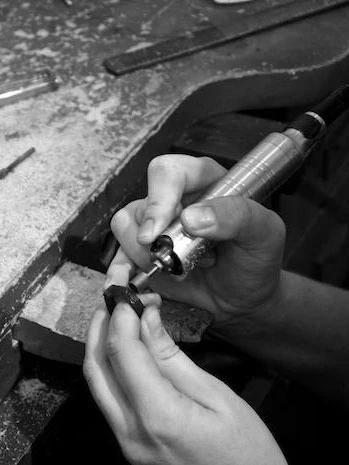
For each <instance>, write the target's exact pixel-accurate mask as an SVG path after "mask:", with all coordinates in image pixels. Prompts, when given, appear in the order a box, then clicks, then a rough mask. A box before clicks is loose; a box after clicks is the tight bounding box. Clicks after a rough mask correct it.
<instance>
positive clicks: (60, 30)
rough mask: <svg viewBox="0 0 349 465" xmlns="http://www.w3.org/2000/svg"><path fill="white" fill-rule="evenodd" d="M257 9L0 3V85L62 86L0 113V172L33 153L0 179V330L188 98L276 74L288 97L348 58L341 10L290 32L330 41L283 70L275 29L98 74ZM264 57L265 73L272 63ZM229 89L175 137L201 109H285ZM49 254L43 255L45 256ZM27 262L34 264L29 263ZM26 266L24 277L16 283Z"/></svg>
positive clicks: (284, 43)
mask: <svg viewBox="0 0 349 465" xmlns="http://www.w3.org/2000/svg"><path fill="white" fill-rule="evenodd" d="M268 3H274V4H276V3H278V2H275V1H274V0H273V2H271V1H267V0H265V1H261V2H252V3H249V4H244V5H238V6H231V7H227V8H228V10H227V9H223V8H222V7H219V6H214V5H213V4H212V5H211V4H210V3H209V2H206V1H201V0H196V1H195V0H194V1H183V2H182V1H180V2H179V1H164V0H151V1H141V0H139V1H138V0H137V1H136V0H135V1H133V2H127V1H116V0H114V1H113V0H109V1H107V0H103V1H99V2H90V1H88V0H85V1H83V0H75V1H74V6H73V7H71V8H68V7H66V6H65V5H64V3H63V2H62V1H60V0H49V1H47V2H36V1H35V0H30V1H24V2H23V1H19V0H17V1H13V0H12V1H10V0H8V1H3V2H1V6H0V77H1V82H10V81H11V80H12V79H15V78H23V77H24V76H26V75H27V73H28V72H30V73H31V72H34V71H38V70H40V69H42V68H49V69H51V70H52V71H55V72H56V73H57V74H58V75H59V76H60V77H61V78H62V81H63V83H62V85H61V87H60V88H59V89H58V90H57V91H55V92H52V93H48V94H44V95H41V96H37V97H35V98H32V99H28V100H24V101H22V102H19V103H16V104H13V105H9V106H6V107H4V108H1V109H0V147H1V154H2V155H1V158H2V159H1V162H0V167H3V166H4V165H5V166H6V164H7V163H10V162H11V161H12V160H13V159H15V158H16V156H19V155H21V154H22V153H23V152H25V151H26V150H27V149H28V148H30V147H32V146H33V147H35V149H36V151H35V153H34V154H33V155H32V156H31V157H30V158H28V159H27V160H25V161H24V162H23V163H21V164H20V165H19V166H18V167H16V168H15V169H14V170H13V172H11V173H10V174H9V175H8V176H7V177H6V178H5V179H3V180H1V181H0V224H1V228H0V257H1V258H0V332H1V331H3V330H5V328H6V327H7V325H8V324H10V322H11V321H12V319H13V317H14V316H15V314H16V312H17V310H18V309H19V308H20V306H21V305H22V304H23V303H24V301H25V300H26V298H27V297H28V295H29V294H30V292H29V290H28V289H29V288H30V289H34V288H35V286H36V283H37V282H39V281H40V279H41V277H43V276H46V275H47V276H48V275H49V274H52V272H53V270H54V267H57V266H58V265H59V263H60V259H61V256H62V248H63V242H62V241H60V240H58V239H57V238H59V237H60V235H62V234H63V232H64V231H66V230H67V228H68V226H69V225H70V224H73V223H74V219H76V218H77V217H78V216H79V215H81V214H82V213H83V212H84V211H85V210H84V208H85V207H86V206H87V205H93V204H94V203H98V201H99V198H100V197H99V196H101V195H103V192H104V191H105V190H106V187H107V185H108V183H109V181H110V179H116V178H117V176H118V173H119V172H120V171H121V170H122V169H124V167H125V166H126V165H127V164H128V163H129V162H130V161H131V160H132V159H134V158H135V157H136V156H137V155H138V154H139V153H140V152H141V149H142V147H143V146H144V145H145V144H146V143H147V142H149V141H151V140H152V136H154V134H156V133H157V132H158V131H159V129H161V128H162V127H163V126H165V123H166V122H167V121H168V120H169V119H170V118H171V117H172V115H175V114H176V112H175V110H176V109H177V108H178V107H180V106H181V104H182V103H183V102H186V101H188V100H189V97H191V96H193V95H194V96H195V91H196V90H197V89H201V88H203V87H205V86H206V85H208V84H210V83H218V82H222V83H224V82H226V81H227V80H235V81H236V82H241V80H242V79H243V78H251V79H252V81H251V82H252V83H253V82H254V81H253V79H254V77H255V76H262V77H263V76H265V75H270V74H271V75H275V76H276V77H277V79H279V76H281V75H285V76H286V78H287V80H288V81H289V82H290V86H291V88H293V87H292V86H294V84H293V81H295V80H297V79H299V78H300V76H301V75H303V74H304V73H305V74H307V73H308V74H309V70H311V69H312V67H313V68H314V69H317V68H316V67H318V68H319V69H320V68H321V67H324V69H325V72H327V71H326V70H327V69H332V68H331V65H332V62H333V60H334V58H335V57H343V56H346V54H347V53H348V43H349V37H348V31H347V21H348V18H349V14H348V10H347V9H342V10H343V11H342V13H341V15H338V14H337V16H336V21H335V22H333V21H332V22H331V21H330V22H326V21H322V22H321V21H319V19H318V18H316V19H315V18H313V19H309V20H307V23H305V24H301V25H299V26H297V27H298V28H300V29H299V30H300V31H301V32H302V31H303V32H304V33H308V34H309V33H311V31H312V28H311V27H309V24H310V25H312V24H313V33H314V37H315V35H316V36H317V37H321V30H322V29H323V30H324V31H326V32H327V33H331V31H332V32H333V34H335V35H336V37H341V38H342V40H341V41H338V39H337V42H336V43H330V44H329V46H328V47H323V48H321V47H319V48H318V49H316V50H315V51H314V48H313V45H314V44H311V43H309V44H304V46H303V50H302V51H299V53H298V55H297V58H296V59H295V60H294V64H293V65H292V69H290V67H289V56H290V55H287V53H285V50H286V51H287V50H288V49H289V47H290V45H289V44H290V38H292V35H293V34H294V29H293V27H291V26H288V27H285V28H283V34H282V35H281V36H280V34H279V33H278V31H277V30H276V31H273V32H270V33H266V34H263V35H262V36H260V37H259V38H258V40H257V39H255V38H249V39H246V40H243V41H240V42H239V44H238V45H236V47H235V48H234V47H233V48H232V46H231V44H227V45H225V46H222V47H219V48H216V49H212V50H210V51H205V52H201V53H199V54H196V55H192V56H190V57H186V58H183V59H180V60H176V61H173V62H170V63H166V64H163V65H160V66H157V67H156V68H153V69H147V70H141V71H138V72H135V73H132V74H129V75H126V76H123V77H120V78H116V77H115V76H112V75H110V74H108V73H107V72H106V71H105V69H104V67H103V65H102V62H103V59H104V58H106V57H108V56H110V55H115V54H116V53H119V52H120V53H121V52H123V51H126V50H130V49H132V48H139V47H144V46H146V45H149V44H152V43H154V42H156V41H158V40H161V39H164V38H168V37H172V36H175V35H178V34H179V33H182V32H184V31H186V30H188V29H190V28H191V29H193V28H196V29H198V28H202V27H204V26H205V25H207V22H208V21H211V22H213V23H218V22H219V21H220V19H221V18H223V17H225V16H226V14H227V11H228V12H229V14H230V15H231V17H232V19H234V18H237V17H239V15H244V14H246V11H248V9H249V8H250V9H251V10H249V13H251V11H253V8H260V7H261V5H262V6H263V4H264V5H265V4H268ZM257 4H258V6H256V5H257ZM179 5H180V7H179ZM334 13H335V12H332V13H328V15H331V14H334ZM315 26H316V28H315ZM302 28H303V29H302ZM321 28H322V29H321ZM315 30H316V31H315ZM341 30H342V31H343V32H342V33H340V31H341ZM309 31H310V32H309ZM345 31H346V33H345ZM315 32H316V34H315ZM261 37H264V39H263V40H261ZM307 47H308V48H307ZM276 49H277V50H279V52H278V54H277V56H278V60H277V64H276V63H275V61H274V59H273V58H272V57H273V56H274V55H275V53H274V52H273V51H275V50H276ZM280 50H281V51H282V53H281V52H280ZM309 50H311V51H312V53H310V52H309ZM331 60H332V61H331ZM288 81H287V82H288ZM277 82H279V81H277ZM239 85H240V84H239ZM239 85H238V86H237V89H240V91H239V92H237V94H236V95H235V94H234V95H232V97H231V100H229V98H227V99H224V98H218V99H217V101H216V102H215V97H216V96H215V95H212V89H211V91H210V92H208V94H207V100H206V99H204V98H202V96H203V95H204V94H202V96H201V94H199V95H198V96H197V98H196V100H195V99H194V100H193V102H195V105H192V106H191V107H190V108H189V107H188V111H187V112H184V113H183V114H182V116H181V118H179V117H177V120H176V121H175V123H176V124H177V127H178V128H179V129H180V128H181V127H183V126H184V125H185V124H187V123H188V122H189V120H190V119H193V118H195V117H198V116H200V115H205V114H209V113H210V112H213V111H216V112H219V111H222V110H226V109H227V108H229V109H231V108H235V109H239V108H244V107H246V106H247V107H252V106H257V107H258V106H264V107H265V106H267V104H268V103H269V104H270V105H271V106H273V105H279V104H283V103H285V101H284V99H283V92H282V90H280V89H279V90H276V89H275V88H274V87H273V85H270V83H269V87H268V86H267V87H265V88H264V89H262V88H261V89H260V90H259V91H257V90H256V91H255V93H254V94H253V92H246V89H245V88H244V87H243V86H240V87H239ZM214 89H216V88H214ZM314 89H315V90H314V92H315V93H316V92H317V91H318V90H319V89H316V86H315V88H314ZM223 90H224V89H223ZM225 90H226V89H225ZM262 90H263V92H262ZM225 94H226V93H225ZM225 94H224V95H225ZM232 94H233V93H232ZM303 94H304V92H303ZM222 95H223V94H222ZM256 95H257V96H258V97H257V99H256ZM309 95H310V98H311V95H312V92H310V93H309ZM217 96H218V93H217ZM294 98H295V100H294V101H295V103H297V99H301V98H303V96H302V95H301V93H300V94H299V95H297V93H296V94H295V97H294ZM226 100H227V101H226ZM256 100H257V101H256ZM213 103H215V105H213ZM298 103H299V102H298ZM186 118H187V120H186ZM167 137H168V140H170V138H171V137H173V133H171V131H168V136H167ZM163 146H166V144H163ZM157 147H158V146H157V145H156V144H155V145H154V147H153V150H155V149H157ZM159 147H160V148H161V144H159ZM153 155H156V153H154V154H153ZM148 157H151V155H149V154H148ZM144 160H145V161H144V163H145V162H146V159H144ZM135 169H136V168H135ZM139 169H141V170H142V173H135V174H134V176H136V175H137V176H138V177H139V176H141V175H142V174H143V172H144V169H145V165H140V168H139ZM114 186H115V185H114ZM130 189H132V176H131V175H130V183H129V185H128V184H127V183H126V182H125V181H124V184H123V185H122V187H120V193H119V194H118V196H116V197H115V198H116V200H115V199H114V200H113V201H114V204H113V205H112V206H110V207H109V208H110V209H111V208H112V207H113V208H115V206H117V202H121V201H122V200H123V199H124V198H125V196H126V193H127V190H130ZM92 210H93V209H92ZM92 210H91V211H92ZM93 211H94V213H95V214H96V215H97V214H100V215H107V214H109V213H110V211H111V210H109V211H99V210H98V205H97V206H96V207H95V210H93ZM86 221H87V220H86ZM94 221H95V219H94ZM87 223H88V222H87ZM87 223H86V224H87ZM88 224H90V223H88ZM87 229H88V228H87ZM87 229H86V230H84V234H85V233H87V232H88V231H87ZM82 235H83V234H82ZM54 246H55V247H56V249H55V253H54V254H51V255H50V253H49V251H50V250H51V249H50V248H52V247H54ZM39 257H44V258H42V260H41V262H40V263H39V261H38V258H39ZM45 257H46V258H45ZM30 267H31V273H29V272H28V273H26V270H28V269H29V268H30Z"/></svg>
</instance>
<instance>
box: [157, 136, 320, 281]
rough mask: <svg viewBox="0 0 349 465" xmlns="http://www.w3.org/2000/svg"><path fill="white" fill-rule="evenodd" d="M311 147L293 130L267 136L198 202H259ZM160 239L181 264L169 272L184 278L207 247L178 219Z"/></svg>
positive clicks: (280, 181) (296, 164)
mask: <svg viewBox="0 0 349 465" xmlns="http://www.w3.org/2000/svg"><path fill="white" fill-rule="evenodd" d="M312 145H313V141H310V140H308V139H306V138H305V137H304V136H303V135H302V133H301V132H300V131H298V130H295V129H287V130H286V131H285V132H284V133H272V134H270V135H268V136H267V137H266V138H265V139H264V140H263V141H262V142H260V143H259V144H258V145H257V146H256V147H255V148H254V149H252V150H251V151H250V152H249V153H248V154H247V155H246V156H245V157H243V158H242V159H241V160H240V161H239V162H238V163H237V164H236V165H234V167H233V168H232V169H231V170H229V171H228V173H227V174H226V175H225V176H224V177H223V178H222V179H221V180H220V181H218V183H217V184H215V185H214V186H213V187H212V188H211V189H210V190H209V191H208V192H207V193H206V194H205V195H204V196H203V197H201V198H200V199H199V200H198V203H199V202H200V201H206V200H210V199H214V198H217V197H227V196H230V195H239V196H242V197H245V198H250V199H254V200H258V201H261V200H263V199H265V197H267V196H268V195H270V194H271V193H272V192H273V191H274V190H275V189H276V188H277V187H279V185H280V184H281V183H283V182H284V181H285V180H286V179H287V178H288V177H289V176H290V175H291V174H292V173H293V172H294V171H295V170H296V169H297V168H298V167H299V166H300V165H301V164H302V162H303V160H304V159H305V158H306V155H307V152H308V151H309V149H310V148H311V147H312ZM161 238H169V239H171V242H172V244H173V247H172V254H173V255H174V256H175V258H176V260H177V262H179V263H180V266H179V267H178V266H177V269H172V270H169V271H171V272H172V273H174V274H177V275H181V276H183V277H184V276H185V275H186V274H187V273H188V272H189V271H190V270H191V269H193V268H194V267H195V265H196V264H197V262H198V260H199V258H200V257H201V256H202V255H204V254H205V252H206V251H207V249H208V247H209V246H210V244H209V242H208V241H207V240H205V239H202V238H194V237H192V236H191V235H189V234H187V233H186V232H185V231H184V229H183V226H182V224H181V222H180V220H176V221H175V222H174V223H172V224H171V225H170V226H169V227H168V228H167V229H166V230H165V231H164V232H163V233H162V235H161V236H160V238H159V240H161ZM155 244H156V242H155ZM157 258H159V257H158V256H157Z"/></svg>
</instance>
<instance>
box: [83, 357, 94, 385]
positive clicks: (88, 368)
mask: <svg viewBox="0 0 349 465" xmlns="http://www.w3.org/2000/svg"><path fill="white" fill-rule="evenodd" d="M82 372H83V375H84V378H85V379H86V381H87V384H88V385H91V384H92V380H93V373H94V365H93V362H92V361H91V360H90V359H89V358H87V357H85V359H84V362H83V365H82Z"/></svg>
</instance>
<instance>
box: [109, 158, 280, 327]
mask: <svg viewBox="0 0 349 465" xmlns="http://www.w3.org/2000/svg"><path fill="white" fill-rule="evenodd" d="M225 173H226V170H225V168H223V167H222V166H220V165H219V164H218V163H216V162H215V161H214V160H212V159H210V158H207V157H203V158H194V157H191V156H186V155H163V156H159V157H157V158H155V159H154V160H153V161H152V162H151V163H150V165H149V168H148V196H147V198H145V199H141V200H137V201H135V202H132V203H130V204H128V205H127V206H126V207H125V208H123V209H121V210H119V211H118V212H117V213H116V214H115V215H114V217H113V219H112V223H111V227H112V230H113V233H114V235H115V237H116V238H117V240H118V241H119V243H120V246H121V247H120V249H119V250H120V252H119V253H118V254H117V256H116V258H115V259H114V261H113V262H112V264H111V266H110V269H109V271H108V278H107V281H108V283H109V284H111V283H112V282H113V275H114V274H115V273H117V270H118V269H119V267H118V261H120V260H121V261H122V262H123V264H124V262H125V257H126V260H129V261H130V266H131V263H135V264H136V265H137V266H138V267H140V268H142V269H144V268H146V267H147V266H149V246H150V244H151V243H152V242H153V241H154V239H155V238H156V237H157V236H158V235H159V234H161V233H162V231H163V230H164V229H165V228H166V227H167V226H168V225H169V223H170V222H171V221H172V220H173V219H174V218H175V217H176V215H178V214H180V218H181V221H182V223H183V226H184V228H185V229H186V231H187V232H188V233H190V234H191V235H193V236H199V237H205V238H207V239H211V240H213V241H215V242H216V247H215V251H214V252H215V254H214V255H215V256H214V257H211V258H210V259H208V260H206V263H204V262H203V263H202V266H201V267H197V268H196V269H195V270H193V271H192V272H191V273H190V274H189V275H188V276H187V278H186V279H185V280H184V281H178V280H176V279H175V278H173V277H172V276H169V275H167V274H166V273H161V274H159V275H157V276H155V277H154V278H153V280H152V281H151V285H152V288H153V289H154V290H155V291H156V292H159V293H160V294H162V295H163V296H165V297H168V298H171V299H174V300H178V301H182V302H185V303H187V304H189V305H193V306H198V307H201V308H204V309H207V310H209V311H210V312H212V313H213V314H214V315H215V317H216V324H217V325H218V327H219V326H221V327H224V325H226V324H227V323H231V322H236V321H237V319H239V318H240V317H248V318H249V317H250V316H251V315H252V314H255V313H256V312H260V311H262V309H266V308H270V307H271V306H273V305H275V303H276V302H277V300H278V298H279V294H280V268H281V262H282V255H283V248H284V238H285V227H284V224H283V222H282V220H281V219H280V217H279V216H278V215H277V214H276V213H274V212H273V211H271V210H268V209H267V208H265V207H263V206H262V205H260V204H258V203H256V202H254V201H252V200H246V199H243V198H241V197H238V196H230V197H221V198H216V199H213V200H208V201H204V202H199V203H195V204H193V205H191V206H189V207H186V208H184V209H183V206H185V205H188V204H189V203H192V199H193V197H195V198H198V196H199V195H200V193H201V192H204V191H205V190H207V188H208V187H209V186H210V185H211V184H212V183H214V182H216V181H217V180H218V179H220V178H221V177H222V176H223V175H224V174H225Z"/></svg>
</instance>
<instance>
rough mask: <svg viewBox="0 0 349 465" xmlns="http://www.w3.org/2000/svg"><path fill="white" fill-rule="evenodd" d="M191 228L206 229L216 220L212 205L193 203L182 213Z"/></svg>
mask: <svg viewBox="0 0 349 465" xmlns="http://www.w3.org/2000/svg"><path fill="white" fill-rule="evenodd" d="M183 217H184V220H185V222H186V224H187V226H189V227H190V228H193V229H205V228H208V227H209V226H212V225H213V224H215V222H216V216H215V214H214V211H213V210H212V208H211V207H206V206H199V205H197V206H196V205H191V206H190V207H188V208H186V209H185V210H184V211H183V213H182V218H183Z"/></svg>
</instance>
